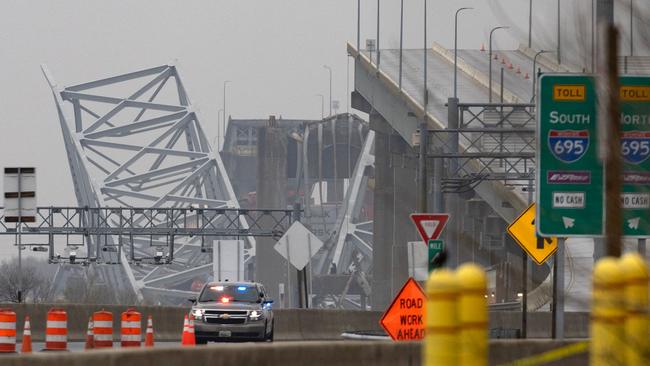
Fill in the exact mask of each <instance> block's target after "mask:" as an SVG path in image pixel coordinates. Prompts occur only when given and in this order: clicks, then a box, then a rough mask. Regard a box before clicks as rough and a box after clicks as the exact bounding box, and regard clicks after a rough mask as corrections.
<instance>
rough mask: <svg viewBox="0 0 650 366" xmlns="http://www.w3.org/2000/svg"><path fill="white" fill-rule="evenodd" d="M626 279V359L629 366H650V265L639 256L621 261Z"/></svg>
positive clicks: (632, 256) (623, 258) (634, 254)
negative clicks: (649, 354)
mask: <svg viewBox="0 0 650 366" xmlns="http://www.w3.org/2000/svg"><path fill="white" fill-rule="evenodd" d="M620 265H621V267H622V269H623V276H624V280H625V312H626V314H625V345H626V350H625V360H626V362H627V363H626V364H627V365H648V364H650V357H648V352H650V341H649V340H648V337H649V336H650V319H649V318H648V304H649V301H648V266H647V264H646V263H645V260H644V259H643V257H641V255H639V254H638V253H628V254H625V255H624V256H623V257H622V258H621V261H620Z"/></svg>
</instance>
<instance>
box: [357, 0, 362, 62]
mask: <svg viewBox="0 0 650 366" xmlns="http://www.w3.org/2000/svg"><path fill="white" fill-rule="evenodd" d="M357 52H359V53H361V0H357Z"/></svg>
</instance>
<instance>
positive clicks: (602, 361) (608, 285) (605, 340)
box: [589, 257, 625, 366]
mask: <svg viewBox="0 0 650 366" xmlns="http://www.w3.org/2000/svg"><path fill="white" fill-rule="evenodd" d="M623 286H624V284H623V269H622V268H621V265H620V263H619V261H618V260H617V258H613V257H605V258H603V259H601V260H599V261H598V263H596V266H595V267H594V273H593V293H592V304H591V344H590V347H589V348H590V349H589V354H590V355H589V357H590V361H591V365H592V366H614V365H616V366H619V365H625V352H624V349H625V339H624V336H625V332H624V318H625V309H624V304H623V294H624V289H623Z"/></svg>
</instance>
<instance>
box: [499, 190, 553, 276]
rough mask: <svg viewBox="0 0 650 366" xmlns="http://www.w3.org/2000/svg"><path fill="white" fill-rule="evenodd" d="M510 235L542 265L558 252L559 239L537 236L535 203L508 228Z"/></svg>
mask: <svg viewBox="0 0 650 366" xmlns="http://www.w3.org/2000/svg"><path fill="white" fill-rule="evenodd" d="M508 234H510V236H512V238H513V239H515V241H516V242H517V244H519V246H520V247H522V248H523V249H524V250H525V251H526V253H528V255H529V256H530V257H531V258H532V259H533V260H534V261H535V263H537V264H540V265H541V264H543V263H544V262H545V261H546V260H547V259H548V258H549V257H550V256H551V255H553V253H555V251H556V250H557V238H542V237H538V236H537V232H536V231H535V204H534V203H533V204H532V205H530V206H528V208H527V209H526V210H525V211H524V212H522V213H521V215H519V217H517V218H516V219H515V220H514V221H513V222H512V223H511V224H510V226H508Z"/></svg>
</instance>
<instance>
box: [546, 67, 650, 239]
mask: <svg viewBox="0 0 650 366" xmlns="http://www.w3.org/2000/svg"><path fill="white" fill-rule="evenodd" d="M620 80H621V87H620V99H621V106H620V107H621V130H622V134H621V154H622V157H623V161H624V166H623V171H624V173H623V180H624V186H623V192H622V194H621V202H622V204H623V211H624V217H623V225H624V228H623V233H624V235H626V236H632V237H633V236H637V237H645V236H650V218H649V217H648V215H647V214H644V213H647V212H648V210H649V209H650V161H649V159H648V158H649V157H650V78H648V77H631V76H625V77H621V79H620ZM596 99H597V96H596V85H595V79H594V78H593V77H592V76H587V75H576V74H563V75H557V74H556V75H543V76H541V77H540V80H539V90H538V111H537V113H538V115H537V121H538V122H537V123H538V128H537V151H538V155H537V187H539V188H538V190H537V217H538V220H537V232H538V233H539V235H541V236H568V237H578V236H588V237H593V236H601V235H603V221H604V187H605V185H604V169H603V164H602V162H601V161H600V160H599V158H598V142H597V140H598V137H597V136H598V120H597V113H598V112H597V101H596Z"/></svg>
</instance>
